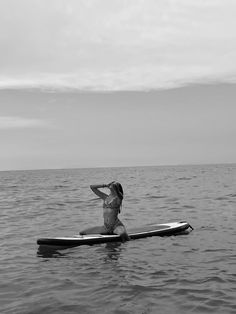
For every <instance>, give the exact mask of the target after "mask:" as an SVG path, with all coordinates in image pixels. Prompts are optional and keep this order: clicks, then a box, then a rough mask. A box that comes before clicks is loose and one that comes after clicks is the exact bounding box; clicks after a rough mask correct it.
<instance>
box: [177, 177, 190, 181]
mask: <svg viewBox="0 0 236 314" xmlns="http://www.w3.org/2000/svg"><path fill="white" fill-rule="evenodd" d="M177 180H182V181H188V180H192V178H188V177H181V178H178V179H177Z"/></svg>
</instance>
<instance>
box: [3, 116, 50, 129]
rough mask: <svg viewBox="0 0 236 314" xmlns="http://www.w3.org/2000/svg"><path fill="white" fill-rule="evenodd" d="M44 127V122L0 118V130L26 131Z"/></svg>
mask: <svg viewBox="0 0 236 314" xmlns="http://www.w3.org/2000/svg"><path fill="white" fill-rule="evenodd" d="M43 126H45V122H44V121H42V120H39V119H29V118H22V117H14V116H2V117H0V129H5V130H7V129H26V128H38V127H43Z"/></svg>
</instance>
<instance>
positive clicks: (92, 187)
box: [90, 184, 108, 200]
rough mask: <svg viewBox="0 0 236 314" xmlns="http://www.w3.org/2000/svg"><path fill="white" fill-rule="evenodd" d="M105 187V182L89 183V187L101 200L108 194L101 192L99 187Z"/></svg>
mask: <svg viewBox="0 0 236 314" xmlns="http://www.w3.org/2000/svg"><path fill="white" fill-rule="evenodd" d="M106 187H108V186H107V184H93V185H90V189H91V190H92V191H93V193H95V194H96V195H97V196H98V197H100V198H101V199H103V200H105V198H107V196H108V195H107V194H106V193H104V192H101V191H100V190H99V189H102V188H106Z"/></svg>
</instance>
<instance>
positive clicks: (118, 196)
mask: <svg viewBox="0 0 236 314" xmlns="http://www.w3.org/2000/svg"><path fill="white" fill-rule="evenodd" d="M90 188H91V189H92V191H93V192H94V193H95V194H96V195H97V196H98V197H100V198H101V199H102V200H103V201H104V202H103V218H104V225H103V226H100V227H92V228H88V229H86V230H83V231H81V232H80V234H81V235H83V234H94V233H95V234H96V233H99V234H114V233H115V234H118V235H120V236H121V239H122V241H127V240H129V236H128V234H127V231H126V229H125V226H124V225H123V223H122V222H121V221H120V220H119V219H118V214H119V213H120V209H121V205H122V200H123V188H122V186H121V184H120V183H119V182H115V181H113V182H111V183H109V184H97V185H90ZM101 188H108V189H110V194H109V195H107V194H106V193H104V192H102V191H100V190H99V189H101Z"/></svg>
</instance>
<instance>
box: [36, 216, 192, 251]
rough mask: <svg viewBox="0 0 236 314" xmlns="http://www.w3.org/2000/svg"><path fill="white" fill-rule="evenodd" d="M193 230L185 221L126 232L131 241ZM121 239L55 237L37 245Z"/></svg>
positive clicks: (67, 244)
mask: <svg viewBox="0 0 236 314" xmlns="http://www.w3.org/2000/svg"><path fill="white" fill-rule="evenodd" d="M189 228H191V229H193V228H192V227H191V226H190V224H189V223H188V222H186V221H181V222H171V223H165V224H152V225H149V226H145V227H140V228H135V229H130V230H128V234H129V237H130V239H131V240H135V239H140V238H146V237H152V236H170V235H177V234H181V233H182V232H184V231H186V230H188V229H189ZM119 241H121V238H120V236H119V235H116V234H112V235H101V234H87V235H74V236H73V237H56V238H40V239H38V240H37V244H38V245H40V246H42V245H44V246H50V247H58V248H64V247H74V246H79V245H93V244H98V243H107V242H119Z"/></svg>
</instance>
